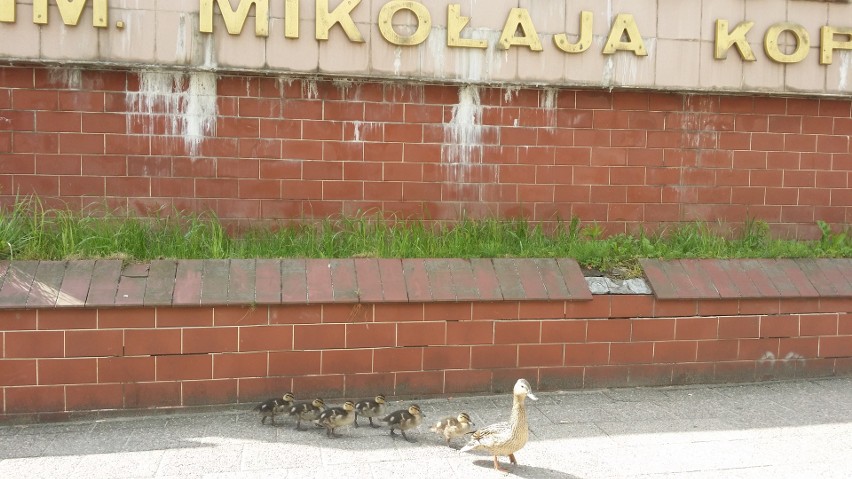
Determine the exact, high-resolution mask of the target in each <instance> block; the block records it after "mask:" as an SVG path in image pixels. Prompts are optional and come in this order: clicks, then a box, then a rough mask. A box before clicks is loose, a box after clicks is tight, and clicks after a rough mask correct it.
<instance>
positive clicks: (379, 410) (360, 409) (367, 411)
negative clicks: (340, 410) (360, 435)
mask: <svg viewBox="0 0 852 479" xmlns="http://www.w3.org/2000/svg"><path fill="white" fill-rule="evenodd" d="M385 409H386V408H385V397H384V395H382V394H379V395H378V396H376V397H375V399H364V400H362V401H358V402H356V403H355V427H358V415H359V414H360V415H361V416H364V417H366V418H367V419H369V420H370V427H382V426H378V425H376V424H373V418H374V417H377V418H381V417H382V416H384V415H385Z"/></svg>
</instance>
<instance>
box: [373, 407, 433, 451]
mask: <svg viewBox="0 0 852 479" xmlns="http://www.w3.org/2000/svg"><path fill="white" fill-rule="evenodd" d="M424 417H426V415H425V414H423V412H422V411H420V406H418V405H417V404H412V405H411V406H409V407H408V409H407V410H406V409H400V410H399V411H394V412H392V413H390V414H388V415H387V416H385V417H384V418H382V421H383V422H386V423H388V426H390V435H391V437H393V438H394V439H396V433H395V432H393V430H394V429H399V432H401V433H402V437H403V438H405V440H406V441H408V442H417V441H415V440H413V439H409V438H408V436H406V435H405V431H406V430H407V429H412V428H415V427H417V426H419V425H420V423H421V422H423V418H424Z"/></svg>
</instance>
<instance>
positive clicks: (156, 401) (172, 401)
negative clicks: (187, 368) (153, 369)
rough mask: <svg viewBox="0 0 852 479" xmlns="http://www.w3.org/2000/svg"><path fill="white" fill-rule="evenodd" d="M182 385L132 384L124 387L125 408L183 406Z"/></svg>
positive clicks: (168, 383)
mask: <svg viewBox="0 0 852 479" xmlns="http://www.w3.org/2000/svg"><path fill="white" fill-rule="evenodd" d="M180 394H181V383H179V382H161V383H130V384H126V385H125V386H124V406H125V407H127V408H129V409H134V408H139V409H149V408H154V407H176V406H180V405H181V400H180Z"/></svg>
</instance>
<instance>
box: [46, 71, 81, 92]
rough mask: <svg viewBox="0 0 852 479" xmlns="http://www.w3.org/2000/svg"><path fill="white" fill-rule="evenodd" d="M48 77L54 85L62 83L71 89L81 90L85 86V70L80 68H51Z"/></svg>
mask: <svg viewBox="0 0 852 479" xmlns="http://www.w3.org/2000/svg"><path fill="white" fill-rule="evenodd" d="M47 77H48V80H49V81H50V83H51V84H53V85H62V86H64V87H65V88H68V89H71V90H79V89H80V88H82V87H83V71H82V70H81V69H79V68H65V67H55V68H51V69H49V70H48V72H47Z"/></svg>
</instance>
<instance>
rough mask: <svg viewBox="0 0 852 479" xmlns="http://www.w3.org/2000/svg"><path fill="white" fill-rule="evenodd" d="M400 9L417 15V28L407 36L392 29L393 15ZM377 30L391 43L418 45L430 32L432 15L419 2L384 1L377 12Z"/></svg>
mask: <svg viewBox="0 0 852 479" xmlns="http://www.w3.org/2000/svg"><path fill="white" fill-rule="evenodd" d="M400 10H409V11H411V13H413V14H414V16H415V17H417V30H416V31H415V32H414V33H412V34H411V35H409V36H407V37H404V36H402V35H400V34H398V33H396V31H395V30H394V29H393V16H394V15H396V12H398V11H400ZM379 31H380V32H382V36H383V37H384V38H385V40H387V41H388V42H390V43H391V44H393V45H400V46H410V45H420V44H421V43H423V42H425V41H426V39H427V38H429V33H431V32H432V15H431V14H430V13H429V10H427V9H426V7H425V6H423V4H422V3H420V2H413V1H409V0H393V1H391V2H388V3H386V4H385V5H384V6H383V7H382V10H381V11H380V12H379Z"/></svg>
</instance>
